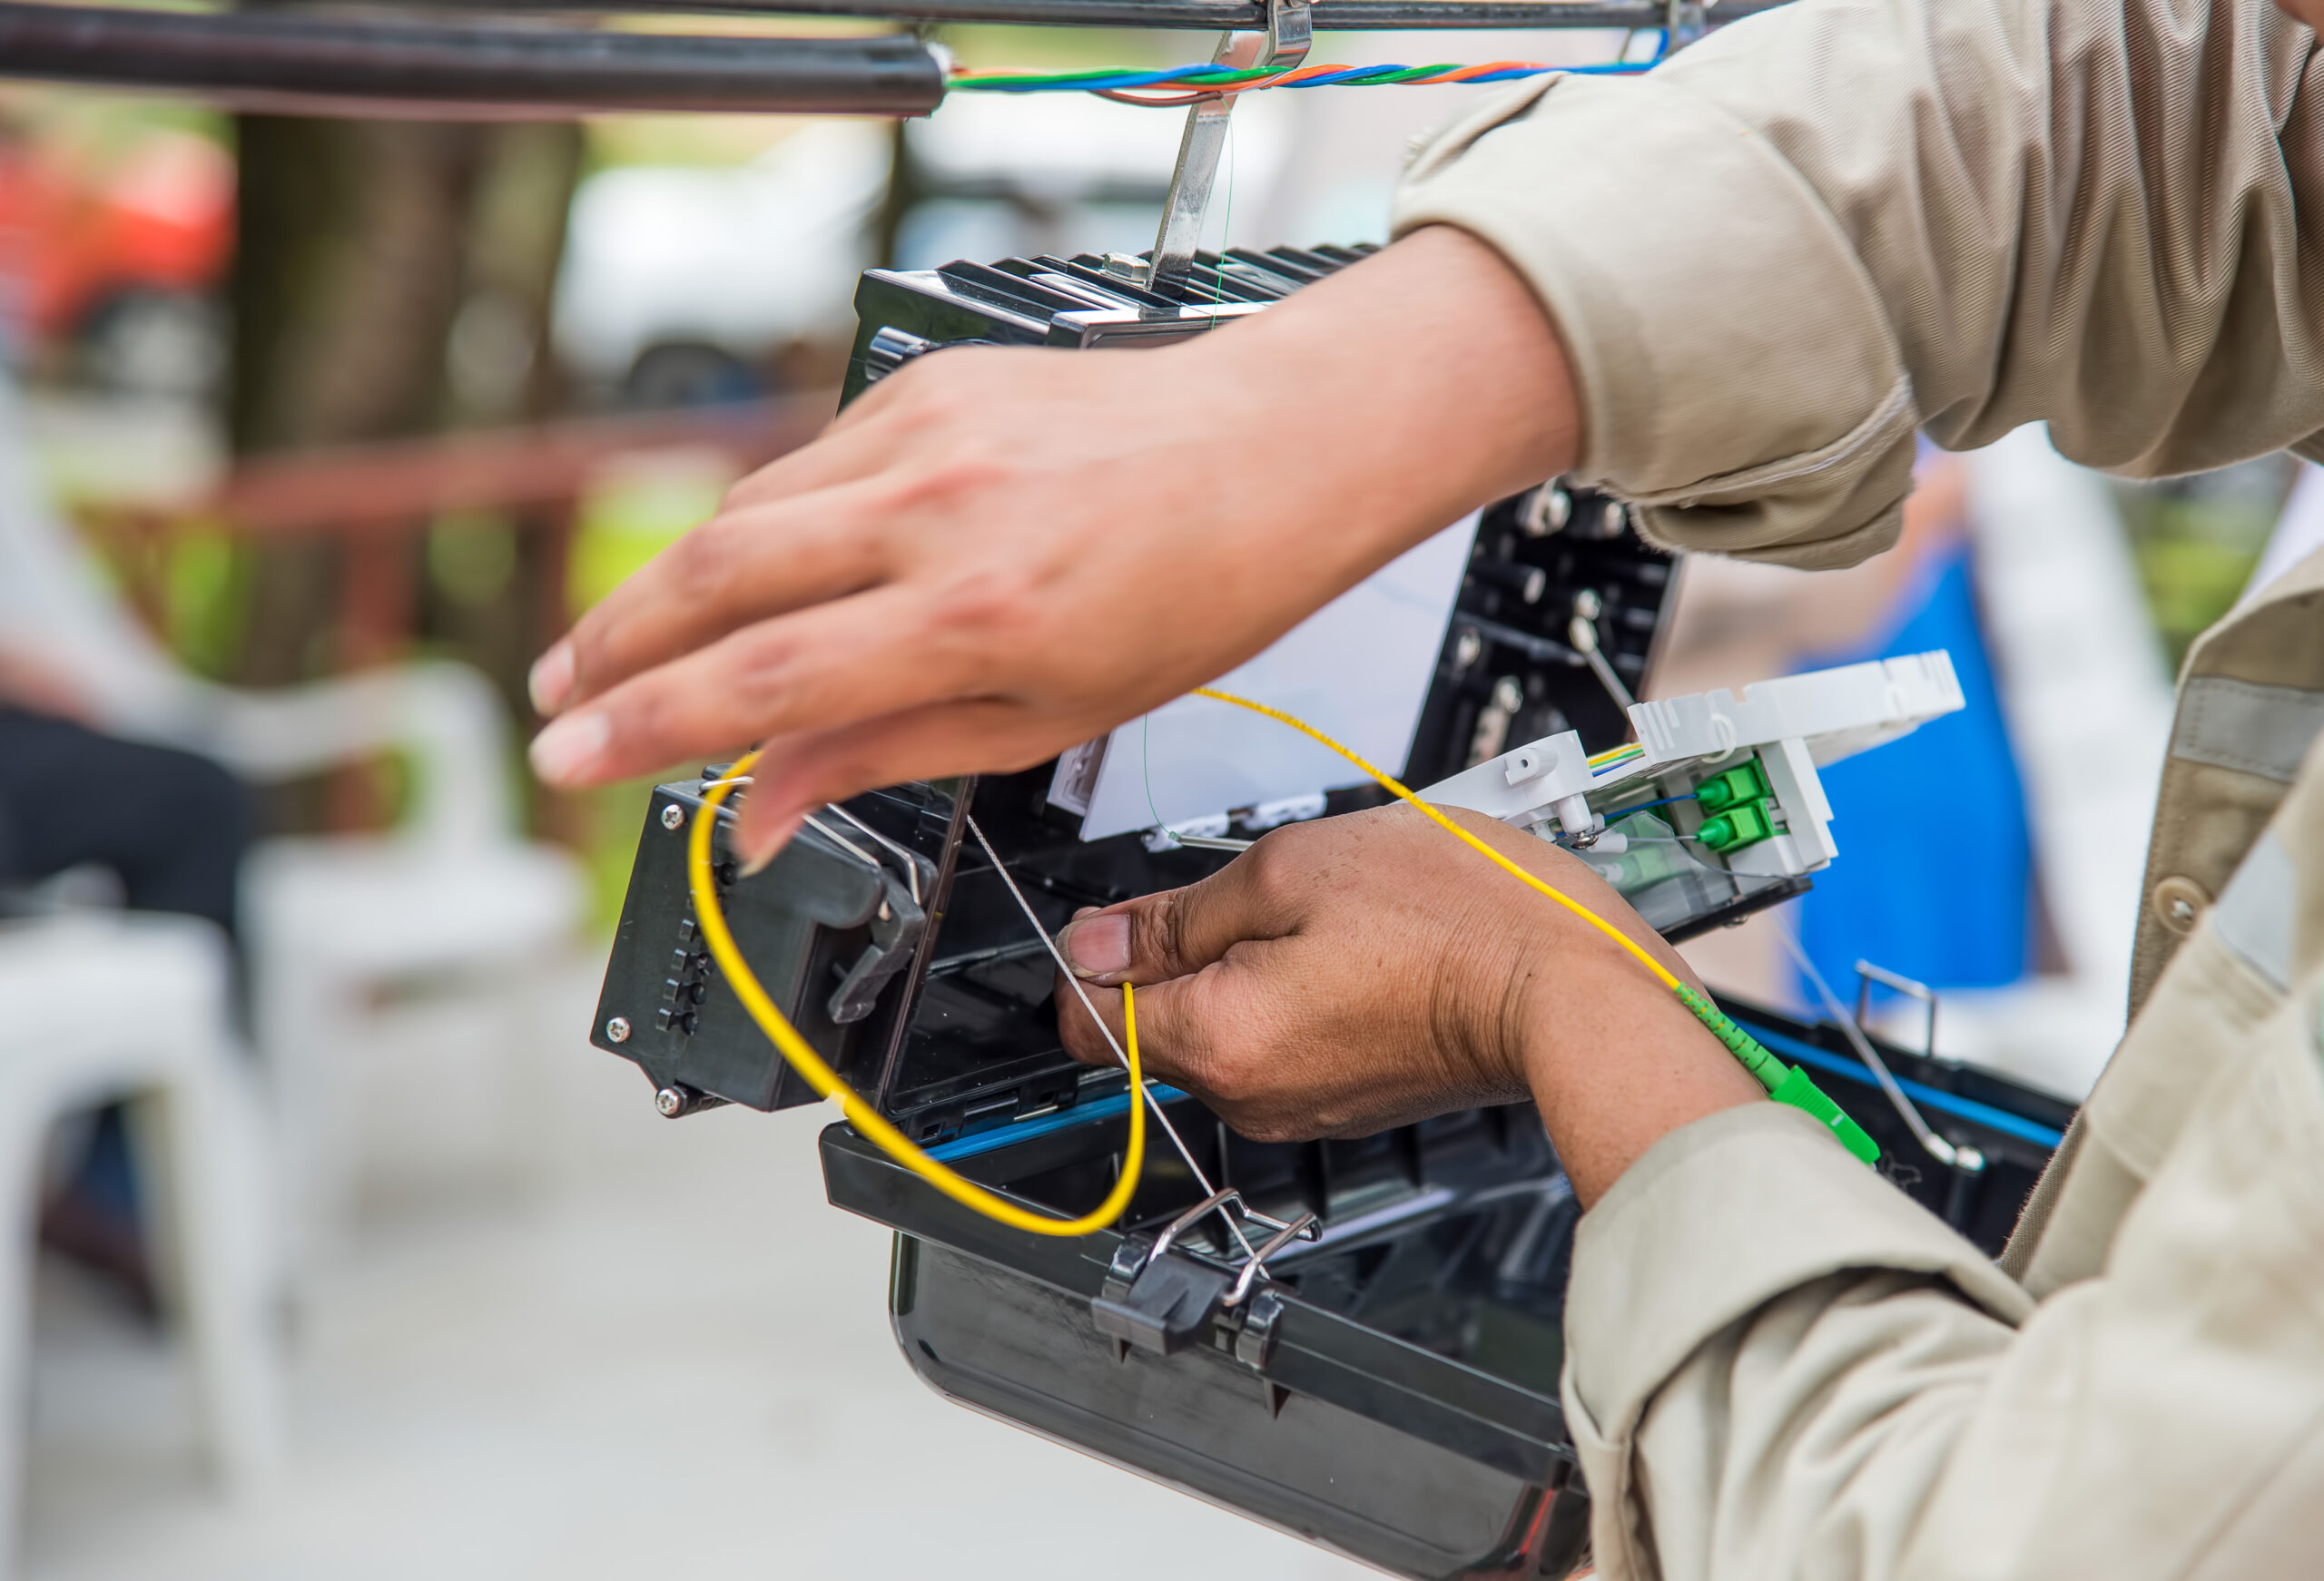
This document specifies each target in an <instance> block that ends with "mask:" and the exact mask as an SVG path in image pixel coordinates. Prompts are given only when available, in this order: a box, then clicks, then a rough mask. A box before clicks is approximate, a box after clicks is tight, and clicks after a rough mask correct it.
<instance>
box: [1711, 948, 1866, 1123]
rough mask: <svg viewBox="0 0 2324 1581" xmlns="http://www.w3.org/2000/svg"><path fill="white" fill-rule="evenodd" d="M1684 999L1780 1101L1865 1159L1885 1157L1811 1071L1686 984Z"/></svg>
mask: <svg viewBox="0 0 2324 1581" xmlns="http://www.w3.org/2000/svg"><path fill="white" fill-rule="evenodd" d="M1679 1002H1680V1003H1681V1004H1683V1005H1685V1006H1686V1007H1687V1008H1688V1009H1689V1010H1691V1011H1693V1012H1694V1013H1695V1017H1696V1019H1697V1020H1699V1021H1700V1022H1701V1023H1702V1024H1703V1025H1704V1026H1708V1027H1709V1028H1710V1031H1711V1036H1714V1037H1716V1038H1718V1040H1719V1041H1720V1042H1721V1043H1723V1044H1725V1045H1726V1046H1727V1050H1728V1053H1729V1054H1732V1055H1733V1056H1735V1057H1736V1058H1737V1059H1738V1060H1739V1061H1741V1062H1742V1065H1743V1068H1744V1069H1745V1070H1748V1071H1749V1072H1750V1073H1751V1075H1753V1076H1754V1077H1755V1078H1757V1079H1758V1084H1759V1085H1761V1086H1763V1087H1765V1088H1767V1089H1768V1097H1770V1098H1773V1099H1774V1100H1775V1101H1776V1102H1777V1103H1778V1104H1788V1105H1791V1106H1792V1107H1793V1108H1795V1109H1797V1110H1798V1111H1799V1112H1800V1113H1801V1114H1803V1115H1807V1116H1808V1118H1810V1119H1812V1120H1814V1121H1815V1122H1816V1123H1817V1124H1819V1125H1821V1126H1823V1127H1824V1129H1826V1130H1827V1131H1829V1132H1830V1133H1831V1134H1833V1135H1834V1136H1836V1137H1837V1138H1839V1143H1840V1145H1841V1146H1843V1147H1845V1148H1846V1149H1847V1150H1848V1151H1849V1152H1850V1153H1853V1154H1856V1157H1857V1158H1858V1159H1859V1160H1861V1161H1862V1162H1864V1163H1866V1164H1877V1163H1879V1162H1880V1144H1878V1143H1876V1142H1875V1141H1874V1140H1873V1139H1872V1138H1871V1137H1870V1136H1869V1135H1868V1134H1866V1132H1865V1129H1864V1127H1863V1126H1861V1125H1859V1124H1856V1122H1855V1121H1854V1120H1851V1119H1849V1118H1848V1115H1847V1111H1846V1110H1845V1109H1843V1108H1841V1107H1840V1106H1839V1105H1837V1104H1836V1103H1834V1102H1832V1100H1831V1098H1830V1097H1829V1096H1828V1095H1827V1094H1826V1093H1825V1091H1824V1089H1823V1088H1821V1087H1819V1086H1817V1085H1816V1084H1815V1082H1814V1081H1812V1080H1810V1079H1809V1077H1808V1075H1807V1072H1806V1071H1804V1070H1802V1069H1800V1068H1799V1067H1798V1066H1797V1065H1786V1064H1784V1062H1783V1061H1781V1060H1779V1059H1777V1057H1776V1056H1774V1055H1772V1054H1769V1053H1768V1050H1767V1048H1766V1046H1764V1045H1762V1044H1761V1043H1760V1042H1759V1040H1758V1038H1756V1037H1754V1036H1751V1035H1750V1034H1749V1033H1748V1032H1746V1031H1744V1030H1743V1029H1742V1028H1741V1027H1740V1026H1737V1025H1735V1023H1734V1022H1733V1021H1731V1020H1729V1019H1728V1017H1727V1016H1726V1014H1725V1013H1724V1012H1722V1011H1721V1010H1720V1009H1719V1008H1718V1006H1716V1005H1714V1004H1712V1003H1711V1002H1710V1001H1709V1000H1708V999H1706V998H1704V997H1702V996H1701V995H1700V994H1698V993H1696V992H1695V991H1694V990H1693V989H1692V988H1689V987H1687V986H1685V985H1684V984H1680V985H1679Z"/></svg>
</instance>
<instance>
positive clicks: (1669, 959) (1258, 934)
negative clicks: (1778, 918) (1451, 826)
mask: <svg viewBox="0 0 2324 1581" xmlns="http://www.w3.org/2000/svg"><path fill="white" fill-rule="evenodd" d="M1449 816H1451V817H1452V818H1453V819H1455V820H1458V821H1459V822H1460V823H1461V824H1462V826H1463V827H1464V828H1466V829H1467V830H1470V832H1472V833H1473V834H1475V835H1477V836H1478V837H1479V838H1480V839H1482V840H1485V841H1486V842H1487V843H1489V844H1491V845H1492V846H1493V847H1494V849H1498V850H1499V851H1501V852H1502V854H1503V855H1505V856H1508V857H1509V858H1511V859H1512V860H1514V861H1516V862H1517V863H1519V864H1520V865H1521V866H1522V867H1524V868H1525V869H1528V870H1529V871H1531V872H1532V873H1534V874H1536V875H1537V876H1539V877H1541V879H1544V880H1546V881H1547V882H1549V883H1550V884H1551V885H1553V886H1555V887H1556V888H1557V889H1560V890H1561V891H1563V892H1564V893H1565V894H1567V895H1568V896H1570V897H1571V898H1572V899H1575V900H1577V901H1580V902H1581V904H1582V905H1584V906H1587V907H1589V908H1590V909H1591V910H1593V911H1595V912H1596V913H1598V915H1599V916H1600V917H1602V918H1605V919H1606V920H1607V921H1608V922H1610V923H1611V924H1613V925H1614V926H1615V927H1617V928H1620V929H1621V930H1622V932H1623V933H1625V934H1626V935H1628V936H1629V937H1630V938H1632V939H1634V940H1635V941H1637V942H1638V943H1639V944H1640V945H1641V946H1642V947H1644V948H1646V949H1648V950H1649V952H1651V953H1652V954H1653V955H1654V957H1656V958H1657V959H1658V960H1659V961H1661V962H1662V963H1663V964H1664V965H1665V966H1666V967H1669V969H1670V970H1671V971H1673V972H1675V973H1677V974H1678V975H1679V977H1680V978H1681V979H1682V980H1688V981H1692V977H1693V974H1692V973H1691V972H1689V970H1688V968H1687V967H1686V964H1685V963H1684V962H1683V961H1681V960H1680V959H1679V956H1678V955H1677V953H1676V952H1674V951H1673V950H1672V949H1671V948H1670V947H1669V945H1668V944H1667V943H1665V942H1664V941H1663V940H1662V938H1660V936H1659V935H1658V934H1656V933H1655V932H1654V931H1653V930H1652V929H1651V928H1649V927H1647V925H1646V923H1645V922H1644V921H1643V920H1642V919H1640V917H1639V916H1638V914H1637V913H1636V912H1635V911H1633V910H1631V909H1630V907H1629V905H1628V904H1626V903H1625V902H1624V901H1623V900H1622V899H1621V897H1620V896H1619V895H1617V894H1616V893H1615V892H1614V891H1613V890H1612V889H1610V888H1609V887H1608V886H1607V885H1606V884H1605V883H1604V881H1603V880H1601V879H1599V878H1598V876H1597V875H1596V874H1594V873H1592V872H1591V871H1590V869H1588V868H1587V867H1586V866H1584V865H1583V864H1582V863H1581V861H1580V860H1578V859H1575V858H1574V857H1572V856H1571V855H1569V854H1568V853H1566V852H1564V851H1561V850H1560V849H1557V848H1556V847H1554V846H1551V845H1549V844H1547V843H1545V842H1544V841H1542V840H1537V839H1534V838H1533V837H1531V836H1530V835H1525V834H1521V833H1519V832H1518V831H1516V830H1512V829H1510V828H1509V827H1508V826H1507V825H1505V824H1502V823H1500V822H1497V821H1495V820H1492V819H1489V818H1485V817H1482V816H1481V815H1479V814H1475V813H1468V812H1452V813H1451V814H1449ZM1059 946H1060V948H1062V949H1063V950H1064V952H1065V954H1066V958H1067V959H1068V961H1070V962H1072V963H1073V965H1074V967H1075V968H1076V973H1077V975H1078V976H1081V977H1085V978H1086V979H1087V980H1088V982H1090V983H1092V984H1095V985H1097V986H1098V987H1099V988H1100V989H1103V988H1108V987H1115V986H1116V985H1118V984H1120V983H1122V982H1125V981H1127V982H1129V983H1131V984H1134V985H1135V986H1136V987H1137V990H1138V994H1137V1026H1138V1043H1139V1050H1140V1053H1141V1055H1142V1056H1143V1058H1144V1061H1145V1065H1146V1069H1147V1074H1148V1075H1152V1076H1154V1077H1156V1078H1157V1079H1158V1080H1164V1081H1167V1082H1170V1083H1171V1084H1173V1085H1177V1086H1182V1087H1184V1088H1186V1089H1187V1090H1188V1091H1190V1092H1192V1093H1194V1094H1196V1095H1197V1096H1199V1097H1201V1098H1202V1099H1203V1100H1204V1102H1206V1103H1207V1104H1208V1105H1211V1107H1212V1108H1213V1109H1215V1110H1216V1112H1217V1113H1218V1114H1219V1115H1220V1116H1221V1117H1222V1118H1224V1119H1225V1120H1226V1123H1227V1124H1230V1125H1232V1126H1233V1127H1234V1128H1235V1129H1236V1131H1238V1132H1240V1133H1241V1134H1244V1135H1246V1136H1250V1137H1253V1138H1255V1139H1256V1140H1260V1141H1286V1140H1293V1139H1300V1138H1306V1137H1314V1136H1355V1135H1363V1134H1368V1133H1370V1132H1374V1131H1377V1130H1380V1129H1382V1128H1384V1127H1385V1126H1389V1125H1394V1124H1405V1123H1408V1122H1411V1121H1414V1120H1419V1119H1423V1118H1425V1117H1427V1116H1428V1115H1436V1114H1442V1113H1443V1112H1445V1111H1447V1110H1450V1109H1456V1108H1466V1107H1469V1106H1472V1105H1480V1104H1498V1103H1510V1102H1513V1101H1517V1100H1520V1099H1522V1098H1523V1097H1525V1096H1526V1095H1528V1093H1529V1092H1530V1093H1531V1095H1532V1097H1533V1098H1534V1099H1535V1101H1536V1102H1537V1103H1538V1104H1539V1105H1541V1115H1542V1119H1543V1121H1544V1122H1545V1123H1546V1124H1547V1125H1548V1126H1549V1129H1550V1134H1551V1139H1552V1140H1553V1141H1554V1142H1555V1143H1556V1144H1557V1147H1558V1151H1559V1154H1560V1157H1561V1160H1562V1161H1563V1162H1564V1164H1565V1166H1566V1170H1567V1173H1569V1174H1570V1175H1571V1177H1572V1179H1573V1182H1574V1186H1575V1189H1576V1191H1577V1192H1578V1193H1581V1197H1582V1200H1583V1201H1584V1203H1590V1202H1594V1201H1596V1200H1597V1198H1598V1196H1599V1195H1600V1193H1603V1191H1604V1190H1605V1189H1606V1188H1607V1187H1608V1186H1610V1185H1611V1184H1612V1183H1613V1181H1614V1180H1615V1179H1616V1178H1618V1177H1619V1176H1620V1173H1621V1172H1622V1170H1624V1169H1626V1168H1627V1167H1629V1164H1630V1161H1631V1160H1633V1159H1635V1158H1636V1157H1637V1156H1638V1154H1640V1153H1643V1152H1644V1151H1645V1150H1646V1148H1647V1147H1648V1146H1649V1145H1651V1144H1652V1143H1653V1142H1654V1140H1655V1139H1656V1138H1658V1137H1659V1136H1660V1135H1662V1134H1664V1133H1665V1132H1667V1131H1669V1130H1672V1129H1675V1128H1676V1127H1677V1126H1679V1125H1682V1124H1687V1123H1688V1122H1689V1121H1690V1120H1695V1119H1699V1118H1700V1117H1702V1116H1703V1115H1707V1114H1709V1113H1711V1112H1713V1111H1714V1110H1717V1109H1721V1108H1727V1107H1730V1106H1732V1105H1736V1104H1739V1103H1747V1102H1752V1101H1755V1100H1758V1099H1759V1098H1761V1097H1762V1096H1764V1095H1763V1094H1762V1093H1761V1091H1760V1088H1759V1085H1758V1082H1757V1081H1755V1080H1754V1079H1753V1078H1752V1077H1751V1076H1750V1075H1748V1073H1746V1072H1745V1071H1744V1070H1743V1069H1742V1067H1741V1066H1740V1065H1738V1064H1736V1062H1735V1060H1734V1059H1733V1057H1732V1056H1730V1055H1728V1052H1727V1051H1726V1050H1725V1049H1724V1048H1723V1047H1721V1046H1719V1044H1718V1041H1717V1040H1716V1039H1714V1038H1713V1037H1712V1036H1710V1034H1709V1032H1707V1031H1705V1030H1704V1029H1703V1027H1702V1026H1701V1024H1700V1023H1699V1022H1698V1021H1696V1019H1695V1018H1694V1016H1692V1015H1690V1014H1689V1012H1688V1011H1687V1010H1686V1009H1685V1007H1682V1006H1681V1005H1680V1004H1679V1002H1678V1000H1677V998H1676V997H1674V996H1673V995H1672V994H1671V993H1670V992H1669V989H1667V988H1665V987H1663V986H1662V985H1661V984H1660V983H1659V981H1657V980H1656V979H1655V978H1654V977H1652V976H1650V975H1649V973H1648V972H1647V971H1646V970H1645V969H1644V968H1643V967H1640V965H1639V963H1638V962H1637V961H1636V960H1634V959H1632V958H1631V957H1630V955H1629V954H1628V953H1627V952H1625V951H1623V950H1622V949H1621V948H1620V947H1619V946H1617V945H1616V944H1615V943H1614V942H1613V941H1612V940H1610V939H1609V938H1606V937H1605V936H1604V935H1603V934H1601V933H1600V932H1599V931H1598V930H1596V929H1595V928H1590V926H1589V925H1588V924H1586V923H1584V922H1582V921H1581V919H1580V918H1576V917H1575V916H1574V915H1573V914H1572V913H1571V912H1569V911H1567V910H1566V909H1565V908H1562V907H1561V906H1558V905H1557V904H1556V903H1555V902H1553V901H1551V900H1550V899H1547V898H1545V897H1543V896H1541V894H1539V893H1537V892H1535V891H1534V890H1532V889H1528V888H1526V887H1525V886H1524V885H1521V884H1520V883H1518V882H1517V881H1516V880H1515V879H1512V878H1511V877H1510V876H1509V875H1508V874H1506V873H1503V872H1502V871H1501V870H1500V869H1496V868H1494V867H1492V866H1491V865H1489V864H1488V863H1487V862H1486V861H1485V860H1484V859H1483V858H1482V857H1481V856H1479V855H1477V854H1476V853H1475V852H1473V851H1471V850H1469V849H1466V848H1465V847H1463V846H1462V845H1460V844H1459V843H1458V842H1457V841H1455V840H1453V839H1452V836H1450V835H1449V834H1447V833H1445V832H1444V830H1441V829H1439V828H1437V827H1436V826H1435V825H1434V824H1433V823H1432V822H1430V821H1429V820H1427V819H1425V818H1423V816H1422V815H1421V814H1420V813H1418V812H1416V811H1414V810H1412V809H1411V808H1408V807H1403V806H1397V807H1390V808H1384V809H1380V810H1374V811H1370V812H1359V813H1353V814H1349V815H1347V816H1345V817H1341V818H1330V819H1324V820H1318V821H1316V822H1314V823H1303V824H1293V825H1289V826H1287V827H1285V828H1283V829H1279V830H1274V831H1273V832H1271V833H1269V834H1268V835H1266V836H1265V838H1264V839H1262V840H1260V841H1259V842H1258V843H1257V844H1256V845H1255V846H1253V847H1252V848H1251V849H1250V850H1248V851H1246V852H1245V853H1244V854H1243V855H1242V856H1240V857H1238V858H1236V859H1235V861H1234V862H1232V863H1231V864H1229V865H1228V866H1227V867H1226V869H1223V870H1222V871H1220V872H1219V873H1217V874H1216V875H1215V876H1213V877H1211V878H1209V879H1204V880H1203V881H1202V882H1200V883H1198V884H1192V885H1189V886H1187V888H1185V889H1172V890H1166V891H1164V892H1163V893H1160V894H1157V895H1149V896H1146V897H1144V898H1143V899H1137V900H1130V901H1126V902H1123V903H1122V904H1120V905H1117V906H1111V907H1108V908H1105V909H1103V910H1100V911H1086V912H1084V913H1082V914H1081V915H1080V916H1078V917H1077V918H1075V919H1074V921H1073V922H1072V923H1071V924H1069V925H1068V927H1067V928H1066V929H1065V930H1064V932H1063V933H1062V934H1061V935H1060V936H1059ZM1695 986H1697V987H1699V986H1700V985H1699V984H1696V985H1695ZM1091 997H1092V999H1093V1001H1094V1002H1095V1003H1096V1004H1097V1006H1098V1011H1099V1013H1100V1014H1101V1015H1103V1016H1106V1018H1107V1019H1108V1022H1109V1023H1110V1024H1111V1026H1112V1027H1113V1029H1114V1033H1115V1036H1117V1037H1118V1036H1120V1035H1121V1023H1120V1015H1121V1008H1120V1007H1121V997H1120V995H1119V994H1118V993H1107V992H1093V993H1092V995H1091ZM1058 1003H1059V1007H1060V1008H1059V1028H1060V1030H1061V1032H1062V1034H1063V1036H1064V1038H1065V1042H1066V1046H1067V1048H1068V1050H1070V1051H1071V1052H1072V1053H1073V1055H1074V1056H1075V1057H1077V1058H1078V1059H1081V1060H1084V1061H1087V1062H1088V1063H1090V1064H1095V1065H1111V1064H1113V1063H1114V1056H1113V1054H1112V1052H1111V1050H1110V1049H1109V1048H1108V1046H1106V1044H1105V1042H1104V1040H1103V1039H1102V1037H1101V1036H1100V1035H1099V1034H1098V1030H1097V1028H1096V1027H1095V1026H1093V1025H1092V1024H1091V1022H1090V1020H1089V1017H1088V1014H1087V1013H1086V1012H1085V1011H1084V1010H1083V1009H1082V1008H1081V1006H1080V1003H1079V1001H1078V998H1077V997H1075V996H1074V995H1072V994H1071V993H1070V992H1065V991H1061V992H1060V993H1059V996H1058Z"/></svg>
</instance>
